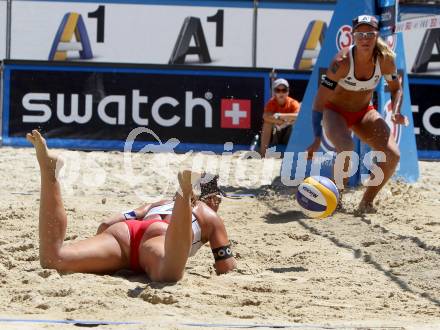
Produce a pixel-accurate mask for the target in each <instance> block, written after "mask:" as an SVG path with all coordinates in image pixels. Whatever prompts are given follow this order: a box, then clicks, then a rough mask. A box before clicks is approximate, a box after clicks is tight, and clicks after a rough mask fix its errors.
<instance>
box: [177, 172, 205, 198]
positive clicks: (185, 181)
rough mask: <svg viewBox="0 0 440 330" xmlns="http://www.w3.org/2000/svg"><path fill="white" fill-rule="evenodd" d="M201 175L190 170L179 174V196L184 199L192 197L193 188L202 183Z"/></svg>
mask: <svg viewBox="0 0 440 330" xmlns="http://www.w3.org/2000/svg"><path fill="white" fill-rule="evenodd" d="M200 176H201V175H200V173H196V172H191V171H189V170H184V171H180V172H179V173H178V174H177V179H178V180H179V186H180V189H179V194H180V195H181V196H182V197H184V198H185V197H191V195H192V194H193V186H194V185H195V184H196V183H197V182H198V181H200Z"/></svg>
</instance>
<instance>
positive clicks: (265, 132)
mask: <svg viewBox="0 0 440 330" xmlns="http://www.w3.org/2000/svg"><path fill="white" fill-rule="evenodd" d="M272 128H273V125H272V124H271V123H266V122H264V123H263V129H262V130H261V141H260V155H261V157H264V156H265V155H266V150H267V148H268V147H269V144H270V138H271V137H272Z"/></svg>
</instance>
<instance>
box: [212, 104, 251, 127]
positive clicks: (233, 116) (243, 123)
mask: <svg viewBox="0 0 440 330" xmlns="http://www.w3.org/2000/svg"><path fill="white" fill-rule="evenodd" d="M221 116H222V117H221V122H220V126H221V128H240V129H249V128H251V100H238V99H222V100H221Z"/></svg>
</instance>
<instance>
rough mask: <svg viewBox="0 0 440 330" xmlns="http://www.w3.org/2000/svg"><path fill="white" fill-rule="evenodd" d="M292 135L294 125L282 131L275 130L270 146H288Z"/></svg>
mask: <svg viewBox="0 0 440 330" xmlns="http://www.w3.org/2000/svg"><path fill="white" fill-rule="evenodd" d="M291 133H292V125H289V126H287V127H284V128H283V129H281V130H279V131H278V130H274V133H273V134H272V138H271V140H270V144H288V143H289V138H290V134H291Z"/></svg>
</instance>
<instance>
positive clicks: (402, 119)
mask: <svg viewBox="0 0 440 330" xmlns="http://www.w3.org/2000/svg"><path fill="white" fill-rule="evenodd" d="M391 120H392V121H393V123H395V124H397V125H404V126H408V125H409V119H408V117H407V116H404V115H402V114H401V113H395V114H393V115H392V116H391Z"/></svg>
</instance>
